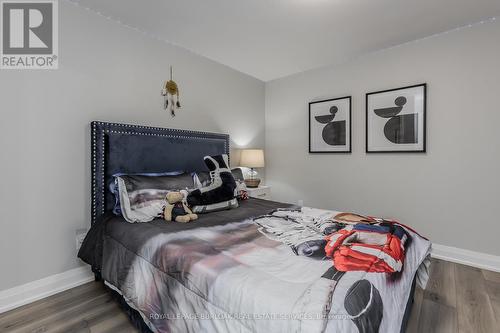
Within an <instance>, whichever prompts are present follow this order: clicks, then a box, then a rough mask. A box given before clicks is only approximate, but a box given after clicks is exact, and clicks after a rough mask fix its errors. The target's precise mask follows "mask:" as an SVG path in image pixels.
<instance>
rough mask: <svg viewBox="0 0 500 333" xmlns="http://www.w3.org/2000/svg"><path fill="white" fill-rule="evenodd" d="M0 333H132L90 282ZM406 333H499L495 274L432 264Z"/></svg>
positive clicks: (21, 315) (13, 314)
mask: <svg viewBox="0 0 500 333" xmlns="http://www.w3.org/2000/svg"><path fill="white" fill-rule="evenodd" d="M0 332H2V333H13V332H16V333H21V332H23V333H24V332H30V333H31V332H33V333H41V332H47V333H52V332H64V333H66V332H77V333H79V332H92V333H95V332H99V333H104V332H113V333H114V332H120V333H121V332H137V331H136V330H135V329H134V328H133V327H132V325H131V324H130V323H129V321H128V318H127V316H126V315H125V314H124V313H123V312H122V310H121V309H120V307H119V305H118V304H117V303H116V302H115V301H114V300H113V299H112V297H111V295H110V294H109V293H108V292H107V291H106V289H105V288H104V287H103V285H102V283H99V282H90V283H87V284H85V285H82V286H79V287H77V288H73V289H70V290H67V291H65V292H62V293H60V294H56V295H54V296H51V297H48V298H45V299H43V300H40V301H37V302H34V303H32V304H28V305H25V306H23V307H20V308H17V309H14V310H12V311H9V312H6V313H3V314H0ZM407 332H408V333H414V332H425V333H431V332H453V333H454V332H460V333H466V332H467V333H468V332H484V333H490V332H500V273H494V272H489V271H485V270H480V269H477V268H472V267H468V266H463V265H458V264H454V263H450V262H446V261H442V260H435V259H433V262H432V265H431V278H430V280H429V284H428V285H427V289H426V290H425V291H423V290H421V289H419V288H417V290H416V292H415V303H414V304H413V311H412V314H411V318H410V321H409V326H408V330H407Z"/></svg>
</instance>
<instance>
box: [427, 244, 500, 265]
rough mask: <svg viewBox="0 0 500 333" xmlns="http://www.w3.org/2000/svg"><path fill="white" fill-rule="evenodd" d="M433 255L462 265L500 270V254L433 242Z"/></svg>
mask: <svg viewBox="0 0 500 333" xmlns="http://www.w3.org/2000/svg"><path fill="white" fill-rule="evenodd" d="M431 256H432V257H433V258H437V259H442V260H446V261H451V262H455V263H458V264H462V265H467V266H472V267H477V268H481V269H486V270H489V271H494V272H500V256H494V255H491V254H487V253H481V252H475V251H470V250H465V249H459V248H457V247H452V246H446V245H440V244H432V253H431Z"/></svg>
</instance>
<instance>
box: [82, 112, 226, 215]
mask: <svg viewBox="0 0 500 333" xmlns="http://www.w3.org/2000/svg"><path fill="white" fill-rule="evenodd" d="M91 130H92V133H91V136H92V198H91V200H92V202H91V203H92V221H91V222H92V224H93V223H94V222H95V221H96V220H97V219H98V218H99V217H100V216H101V215H103V214H104V213H105V212H106V211H108V210H111V209H112V208H113V204H114V198H113V196H112V194H111V192H110V191H109V184H110V183H111V182H112V181H113V180H112V175H113V174H116V173H119V172H125V173H142V172H167V171H178V170H179V171H180V170H182V171H186V172H193V171H204V170H207V169H206V166H205V164H204V162H203V157H204V156H206V155H217V154H228V155H229V135H227V134H216V133H207V132H195V131H187V130H179V129H170V128H160V127H148V126H138V125H127V124H117V123H106V122H100V121H93V122H92V124H91Z"/></svg>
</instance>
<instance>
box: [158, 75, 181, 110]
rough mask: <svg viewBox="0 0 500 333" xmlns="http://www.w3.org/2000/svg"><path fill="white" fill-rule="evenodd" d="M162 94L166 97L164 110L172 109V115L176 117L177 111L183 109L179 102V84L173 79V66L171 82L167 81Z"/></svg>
mask: <svg viewBox="0 0 500 333" xmlns="http://www.w3.org/2000/svg"><path fill="white" fill-rule="evenodd" d="M161 94H162V96H163V97H164V99H165V101H164V104H163V106H164V108H165V110H168V109H169V107H170V114H171V115H172V117H175V110H176V109H179V108H180V107H181V103H180V102H179V88H178V87H177V83H175V81H174V80H173V79H172V66H170V80H168V81H166V82H165V84H164V85H163V89H162V90H161Z"/></svg>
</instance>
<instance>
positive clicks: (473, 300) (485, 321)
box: [455, 264, 498, 333]
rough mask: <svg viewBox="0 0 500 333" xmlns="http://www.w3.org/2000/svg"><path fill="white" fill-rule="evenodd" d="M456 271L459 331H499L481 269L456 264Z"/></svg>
mask: <svg viewBox="0 0 500 333" xmlns="http://www.w3.org/2000/svg"><path fill="white" fill-rule="evenodd" d="M455 271H456V274H455V277H456V279H457V281H456V282H457V288H456V293H457V315H458V329H459V332H463V333H466V332H467V333H469V332H478V333H482V332H484V333H489V332H498V328H497V327H496V319H495V314H494V312H493V308H492V306H491V302H490V298H489V296H488V293H487V290H486V284H485V281H486V280H485V279H484V277H483V274H482V272H481V270H480V269H477V268H473V267H468V266H464V265H458V264H456V265H455Z"/></svg>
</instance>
